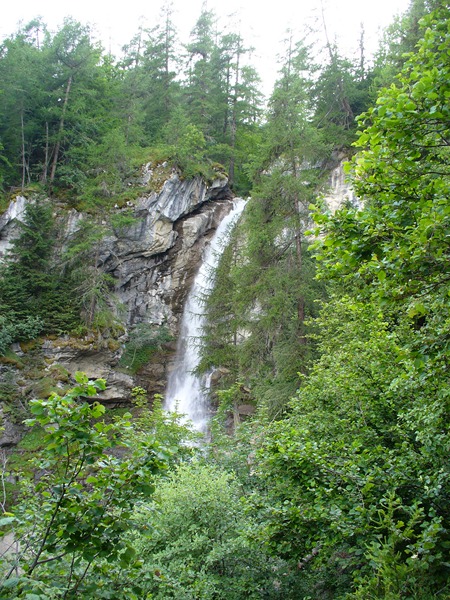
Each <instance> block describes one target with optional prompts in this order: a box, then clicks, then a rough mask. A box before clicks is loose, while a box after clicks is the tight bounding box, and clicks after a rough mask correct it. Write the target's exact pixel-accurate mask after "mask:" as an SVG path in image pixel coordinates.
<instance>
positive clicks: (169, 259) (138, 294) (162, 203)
mask: <svg viewBox="0 0 450 600" xmlns="http://www.w3.org/2000/svg"><path fill="white" fill-rule="evenodd" d="M154 175H155V171H154V170H153V169H152V168H151V165H146V167H145V168H144V170H143V173H142V181H141V182H140V183H141V184H143V185H147V184H148V183H149V182H150V183H151V179H152V177H153V176H154ZM231 200H232V194H231V192H230V190H229V187H228V181H227V179H226V178H225V177H223V176H219V177H218V178H217V180H216V181H214V182H213V183H211V184H207V183H206V182H205V181H204V180H202V179H201V178H200V177H196V178H194V179H191V180H182V179H180V177H179V176H178V175H177V174H176V173H174V172H173V173H171V174H170V177H169V178H168V179H167V180H166V181H165V182H164V184H163V185H162V187H161V188H160V190H159V191H158V192H156V191H153V192H149V193H147V194H144V195H143V196H142V197H140V198H139V199H138V200H137V201H135V202H133V203H131V202H128V203H127V206H125V207H123V208H119V207H118V206H116V207H115V208H114V212H115V213H116V214H117V215H119V216H120V215H121V214H122V213H123V214H126V215H127V217H128V220H127V221H126V222H127V223H128V224H127V226H125V227H120V228H114V227H111V228H109V230H108V233H107V234H106V235H105V237H104V238H103V239H102V241H101V242H100V244H99V247H98V250H97V268H100V269H101V270H103V271H104V272H106V273H109V274H110V275H112V277H113V280H114V290H113V292H112V295H111V298H110V299H109V300H110V303H111V306H115V307H117V306H120V311H119V310H118V311H117V314H118V315H120V320H121V321H122V322H123V325H124V331H125V333H124V335H123V337H122V338H121V339H120V340H119V343H117V342H116V344H109V345H108V344H107V343H105V342H104V340H100V339H98V338H95V337H94V336H86V337H85V338H83V339H78V340H74V339H71V338H69V337H65V338H60V339H55V340H51V339H48V340H45V341H43V342H42V344H40V345H39V347H38V348H35V349H34V350H33V352H34V353H35V355H39V356H40V358H41V359H42V364H41V368H42V372H41V373H40V377H41V380H42V379H44V378H46V377H47V375H49V373H50V372H53V373H54V372H59V373H61V372H62V373H64V374H65V375H64V377H66V376H69V377H70V375H71V374H73V373H75V372H76V371H77V370H82V371H85V372H86V373H87V374H88V375H89V376H90V377H103V378H105V379H106V380H107V391H106V392H105V393H104V394H103V397H102V400H103V401H106V402H110V403H112V404H117V403H122V402H124V401H127V400H129V397H130V391H131V389H132V387H133V386H134V385H137V384H139V385H142V386H143V387H145V388H146V389H147V390H148V391H149V392H150V393H154V392H159V393H163V392H164V389H165V382H166V373H167V369H168V366H169V363H170V360H171V356H172V354H173V350H174V344H170V343H167V344H165V345H164V347H163V348H162V350H161V351H160V352H159V353H156V354H155V355H153V356H152V360H151V364H149V365H148V366H147V367H146V368H144V369H143V370H142V372H141V373H140V374H139V375H138V376H130V375H129V374H127V372H126V369H120V368H118V361H119V358H120V355H121V353H122V352H123V350H124V347H125V343H126V341H127V335H128V333H129V332H130V331H132V330H133V328H134V327H135V326H138V325H140V324H144V325H145V324H148V325H149V326H155V327H158V326H164V327H165V328H166V329H167V330H168V331H169V332H170V333H171V334H172V336H173V338H174V339H175V338H176V336H177V334H178V327H179V321H180V317H181V313H182V307H183V303H184V300H185V297H186V295H187V293H188V291H189V288H190V285H191V282H192V279H193V277H194V275H195V273H196V271H197V269H198V268H199V265H200V262H201V256H202V252H203V249H204V248H205V246H206V245H207V244H208V242H209V240H210V238H211V236H212V235H213V233H214V231H215V229H216V227H217V225H218V223H219V222H220V221H221V219H222V218H223V217H224V216H225V215H226V214H227V213H228V212H229V211H230V210H231V208H232V201H231ZM27 201H32V200H31V199H30V200H26V199H25V198H23V197H18V198H16V200H15V201H14V202H12V203H11V205H10V207H9V208H8V210H7V211H6V212H5V213H4V214H3V215H2V216H1V217H0V260H1V258H2V256H4V253H5V251H7V249H8V247H9V245H10V242H11V239H13V237H14V236H15V235H16V234H17V222H18V221H19V220H21V218H22V215H23V212H24V209H25V206H26V202H27ZM56 216H57V219H58V220H59V222H60V227H61V239H62V240H64V243H67V242H68V240H70V238H71V237H72V236H73V235H74V234H75V233H76V231H77V230H78V229H79V228H80V226H81V223H82V221H83V220H84V219H89V218H90V217H89V215H84V214H81V213H78V212H76V211H74V210H72V211H64V210H62V209H60V210H57V215H56ZM129 217H131V218H129ZM112 221H113V222H114V219H113V220H112ZM130 222H131V223H132V224H131V225H130V224H129V223H130ZM104 225H105V226H107V223H106V220H105V222H104ZM119 345H120V347H118V346H119ZM16 350H17V352H18V354H19V356H20V354H21V352H22V349H21V348H20V347H19V346H18V345H17V348H16ZM36 360H37V359H36ZM64 377H63V379H64ZM16 380H17V382H18V384H17V385H18V389H19V391H20V393H22V394H23V396H27V395H28V396H29V395H30V393H32V391H31V392H30V382H29V381H26V380H25V379H24V377H23V376H22V377H16ZM21 381H22V383H21ZM17 382H16V383H17ZM62 383H63V381H61V384H62ZM31 387H33V386H31ZM35 387H36V386H35ZM0 445H1V441H0Z"/></svg>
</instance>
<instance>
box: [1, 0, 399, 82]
mask: <svg viewBox="0 0 450 600" xmlns="http://www.w3.org/2000/svg"><path fill="white" fill-rule="evenodd" d="M204 3H205V4H206V6H207V8H208V9H209V10H214V12H215V13H216V14H217V16H218V17H219V19H220V23H222V24H223V25H224V26H226V24H227V23H228V22H230V23H233V27H232V29H233V31H239V29H240V30H241V33H242V35H243V38H244V41H245V42H246V44H247V45H252V46H253V47H254V48H255V54H254V57H253V60H252V64H254V65H255V66H256V68H257V69H258V72H259V73H260V75H261V77H262V79H263V80H264V84H265V85H264V90H265V92H266V93H268V92H270V89H271V86H272V84H273V81H274V78H275V74H276V71H277V65H276V56H277V54H278V52H279V49H280V42H281V40H282V39H283V38H284V37H286V35H285V34H286V31H287V29H289V28H290V29H292V30H293V31H294V32H297V31H298V32H300V31H301V30H302V27H303V26H304V25H305V24H311V25H313V24H314V20H316V22H317V20H318V19H320V20H319V21H318V25H320V26H321V0H207V1H206V2H204V0H173V4H174V9H175V13H174V21H175V23H176V25H177V27H178V31H179V36H180V38H181V41H183V42H187V41H188V36H189V32H190V30H191V29H192V27H193V26H194V24H195V22H196V20H197V18H198V17H199V15H200V12H201V8H202V4H204ZM323 3H324V8H325V17H326V23H327V30H328V36H329V38H330V39H331V40H332V41H334V40H335V39H336V41H337V42H338V46H339V47H340V48H343V51H344V53H345V54H346V55H347V56H349V57H352V56H353V55H354V54H355V53H356V52H357V48H358V43H359V37H360V24H361V23H363V24H364V29H365V46H366V49H367V52H368V53H371V52H373V51H374V50H375V49H376V46H377V43H376V40H377V39H378V36H379V31H380V28H381V27H385V26H386V25H388V24H389V23H390V22H391V21H392V19H393V17H394V16H395V15H396V14H399V13H402V12H404V11H405V10H406V8H407V7H408V5H409V0H323ZM2 4H3V6H2V8H1V10H0V38H3V37H5V36H8V35H11V34H12V33H14V31H16V29H17V24H18V23H19V21H23V22H24V23H27V22H28V21H30V20H31V19H33V18H34V17H37V16H41V17H43V20H44V22H45V23H46V24H47V26H48V28H49V29H50V30H53V29H56V28H57V27H58V26H59V25H61V23H62V21H63V19H64V17H66V16H72V17H73V18H75V19H77V20H78V21H80V22H82V23H89V24H91V25H95V26H96V31H97V32H98V37H99V38H100V39H101V40H102V42H103V45H104V46H105V48H106V49H107V50H108V49H109V48H111V49H112V52H113V53H114V54H117V53H118V51H119V49H120V48H121V47H122V46H123V45H124V44H126V43H128V42H129V41H130V40H131V38H132V37H133V35H134V34H135V33H137V31H138V27H139V23H140V22H143V24H144V26H148V27H152V26H153V25H155V24H156V23H157V22H158V18H159V15H160V9H161V5H162V4H163V0H126V1H124V0H108V1H107V0H74V1H73V3H68V2H65V1H64V0H38V1H36V0H16V1H14V0H13V1H9V2H6V1H4V2H3V3H2ZM229 15H233V17H232V18H231V19H228V16H229ZM299 38H300V36H299ZM299 38H298V39H299Z"/></svg>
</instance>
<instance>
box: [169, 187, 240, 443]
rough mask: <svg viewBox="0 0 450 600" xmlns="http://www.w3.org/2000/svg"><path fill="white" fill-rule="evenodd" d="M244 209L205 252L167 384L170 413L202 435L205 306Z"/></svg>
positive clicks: (205, 381)
mask: <svg viewBox="0 0 450 600" xmlns="http://www.w3.org/2000/svg"><path fill="white" fill-rule="evenodd" d="M244 206H245V200H241V199H238V200H235V202H234V208H233V209H232V211H231V212H230V213H229V214H228V215H227V216H226V217H225V218H224V219H223V220H222V221H221V223H220V225H219V227H218V228H217V231H216V233H215V234H214V237H213V239H212V240H211V243H210V244H209V246H208V247H207V248H206V250H205V253H204V257H203V263H202V265H201V267H200V270H199V271H198V273H197V275H196V277H195V280H194V283H193V285H192V288H191V290H190V292H189V294H188V297H187V300H186V303H185V306H184V312H183V317H182V320H181V329H180V336H179V338H178V347H177V354H176V358H175V368H174V369H173V371H172V373H171V374H170V375H169V380H168V384H167V391H166V409H167V410H169V411H173V410H175V408H176V409H177V410H178V412H180V413H183V414H184V415H186V417H187V419H189V420H190V421H191V422H192V423H193V425H194V428H195V429H197V430H198V431H202V432H206V430H207V426H208V420H209V407H208V398H207V391H208V387H209V377H208V376H204V377H197V376H196V375H195V374H194V373H193V370H194V369H195V368H196V367H197V365H198V363H199V361H200V356H199V347H198V345H199V339H200V337H201V335H202V332H203V326H204V323H205V315H204V314H203V303H204V301H205V298H207V297H208V295H209V294H210V293H211V290H212V288H213V285H214V278H215V271H216V269H217V265H218V263H219V259H220V256H221V254H222V252H223V251H224V249H225V247H226V245H227V243H228V241H229V237H230V231H231V228H232V225H233V224H234V223H235V222H236V221H237V219H238V218H239V216H240V214H241V213H242V211H243V209H244Z"/></svg>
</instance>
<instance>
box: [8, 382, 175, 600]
mask: <svg viewBox="0 0 450 600" xmlns="http://www.w3.org/2000/svg"><path fill="white" fill-rule="evenodd" d="M76 379H77V385H76V386H75V387H74V388H73V389H71V390H70V391H69V392H68V393H67V394H66V395H65V396H63V397H60V396H58V395H57V394H52V396H51V397H50V398H49V399H47V400H35V401H32V402H31V403H30V406H31V412H32V414H33V415H34V417H33V418H32V419H29V420H28V421H27V424H28V425H29V426H39V427H41V428H44V429H45V434H44V437H43V439H42V444H43V449H42V452H41V455H40V456H39V457H38V458H37V459H36V461H35V464H34V469H39V471H40V477H39V478H38V479H37V480H36V481H34V482H33V481H30V482H29V483H28V486H27V485H26V483H25V482H24V498H23V500H22V501H21V502H19V504H18V505H17V507H16V508H15V511H14V515H13V516H11V517H8V519H7V522H6V521H5V520H3V522H2V525H9V526H11V525H13V526H14V529H13V531H14V536H15V538H16V540H18V541H20V543H21V550H20V552H18V553H10V554H9V555H6V556H5V557H3V559H2V560H3V563H4V564H3V577H2V582H1V588H0V596H1V597H3V598H7V597H11V593H13V592H14V594H15V595H14V597H16V598H21V597H23V598H25V597H30V594H40V593H43V594H44V596H45V597H48V594H50V597H60V598H64V597H74V596H75V595H79V594H83V595H85V597H92V595H93V591H94V590H95V589H96V587H97V583H98V581H97V580H98V579H99V578H100V588H101V587H102V586H104V585H105V582H104V577H105V570H104V565H103V563H104V562H105V561H106V562H107V561H116V562H117V568H119V571H120V570H123V576H124V579H125V580H126V577H127V572H128V571H129V570H130V569H132V568H133V565H134V563H135V562H136V556H135V553H134V551H133V550H132V548H131V547H129V546H127V543H126V540H125V539H124V533H125V532H126V531H127V530H128V529H129V527H130V526H131V521H130V519H131V510H132V507H133V504H134V503H135V502H136V500H138V499H139V498H146V497H148V496H149V494H151V493H152V492H153V489H154V477H155V476H156V475H157V474H158V473H159V472H161V470H164V469H165V468H166V467H167V460H168V458H169V456H170V452H169V451H168V450H167V449H165V448H164V447H162V446H161V445H160V444H159V443H158V442H157V441H156V440H155V439H154V437H153V436H151V435H147V436H140V437H139V436H137V434H136V433H133V435H132V436H131V437H130V431H131V424H130V422H129V420H128V417H130V415H124V416H123V418H122V419H121V420H117V421H116V422H114V423H110V424H106V423H105V422H104V420H102V417H103V415H104V413H105V408H104V406H103V405H101V404H100V403H99V402H97V401H93V402H92V401H88V399H89V398H92V397H93V396H95V395H96V394H97V392H98V391H101V390H103V389H105V383H104V381H103V380H96V381H89V380H88V379H87V377H86V376H85V375H84V374H82V373H78V374H77V375H76ZM114 447H116V448H117V449H118V448H121V449H123V450H124V452H125V453H124V455H123V457H122V458H118V457H116V456H115V454H114V453H113V452H111V449H112V448H114ZM18 571H20V573H21V575H20V576H19V577H17V576H16V573H17V572H18ZM89 571H91V573H90V576H88V572H89ZM114 576H117V572H113V573H112V575H111V578H110V585H113V587H114V586H116V585H117V584H118V582H117V581H116V582H114V583H111V579H113V578H114ZM83 590H84V591H83Z"/></svg>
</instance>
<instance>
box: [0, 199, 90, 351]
mask: <svg viewBox="0 0 450 600" xmlns="http://www.w3.org/2000/svg"><path fill="white" fill-rule="evenodd" d="M55 243H56V238H55V229H54V222H53V215H52V209H51V206H50V204H49V203H48V202H44V201H42V200H40V199H37V200H36V201H35V202H29V203H27V206H26V209H25V215H24V220H23V222H22V223H21V224H20V233H19V235H18V237H16V238H15V239H14V240H13V242H12V247H11V249H10V251H9V253H8V255H7V258H6V261H5V263H4V264H3V265H2V266H1V271H0V277H1V281H2V286H1V289H0V306H1V307H2V311H3V316H2V319H1V321H2V322H1V324H0V326H1V332H2V333H1V339H2V341H1V343H0V347H1V351H2V352H4V351H5V348H6V347H7V345H8V344H9V343H11V341H18V340H24V339H29V338H31V337H35V336H36V335H37V334H38V333H39V332H40V331H42V330H44V329H45V331H47V332H55V331H56V332H60V331H67V330H69V329H70V328H71V327H72V326H74V325H75V324H77V323H78V322H79V320H78V315H77V303H76V300H74V298H73V296H72V295H71V294H70V289H68V285H67V283H68V282H67V280H66V279H65V278H64V277H63V276H62V274H61V273H60V271H59V270H58V269H55V268H54V267H53V260H54V256H53V253H54V248H55Z"/></svg>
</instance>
